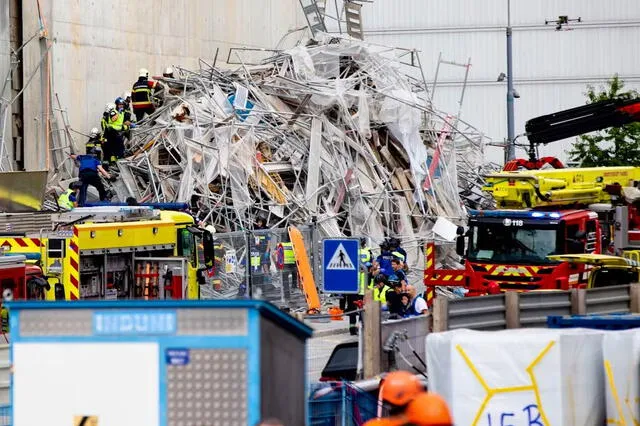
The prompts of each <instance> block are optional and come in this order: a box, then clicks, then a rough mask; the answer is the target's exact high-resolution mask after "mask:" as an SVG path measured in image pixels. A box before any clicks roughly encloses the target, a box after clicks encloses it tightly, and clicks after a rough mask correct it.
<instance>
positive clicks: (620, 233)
mask: <svg viewBox="0 0 640 426" xmlns="http://www.w3.org/2000/svg"><path fill="white" fill-rule="evenodd" d="M638 111H640V100H618V101H606V102H600V103H596V104H590V105H586V106H584V107H579V108H574V109H572V110H567V111H563V112H560V113H556V114H551V115H548V116H544V117H539V118H536V119H534V120H531V121H529V122H528V123H527V126H526V127H527V131H528V137H529V140H530V142H531V146H530V159H529V160H528V161H526V162H525V161H523V160H519V161H516V162H512V163H508V164H507V166H506V169H508V170H514V169H516V168H518V167H520V168H524V169H525V170H520V171H502V172H499V173H495V174H492V175H489V176H486V181H487V184H486V185H485V187H484V188H483V190H485V191H486V192H488V193H490V194H492V195H493V197H494V199H495V200H496V203H497V206H498V207H499V208H500V209H499V210H486V211H470V212H469V220H468V229H467V230H466V231H465V230H464V229H463V228H462V227H460V228H459V230H458V234H459V235H458V239H457V244H456V246H457V247H456V248H457V252H458V254H460V255H461V256H463V257H464V265H465V268H464V269H462V270H442V269H440V270H436V269H435V259H434V254H435V250H434V247H433V245H429V246H428V247H427V250H426V255H427V258H426V268H425V276H424V283H425V285H426V286H427V300H428V301H431V300H432V297H433V295H435V291H434V290H435V287H438V286H447V287H451V286H457V287H464V288H465V290H466V295H467V296H477V295H482V294H487V293H490V292H492V290H493V291H503V290H520V291H527V290H550V289H569V288H571V287H574V286H580V285H586V282H587V274H588V266H586V265H584V264H579V263H575V262H571V263H568V262H563V261H559V260H558V258H556V259H553V260H552V259H551V258H549V256H554V255H555V256H557V255H563V254H580V253H591V254H598V253H611V254H617V255H622V254H625V253H626V254H629V253H633V251H634V250H638V249H640V218H639V216H638V209H637V207H638V204H637V203H636V200H638V201H640V189H639V187H640V168H637V167H594V168H564V166H563V165H562V164H561V163H560V162H559V161H548V162H546V163H547V164H548V165H550V166H552V167H556V168H547V169H542V170H536V168H538V167H540V166H541V162H540V161H539V160H536V159H535V144H538V143H548V142H552V141H554V140H559V139H564V138H567V137H570V136H574V135H577V134H580V133H584V132H588V131H593V130H597V129H601V128H606V127H610V126H619V125H622V124H626V123H630V122H633V121H637V120H638ZM547 167H548V166H547Z"/></svg>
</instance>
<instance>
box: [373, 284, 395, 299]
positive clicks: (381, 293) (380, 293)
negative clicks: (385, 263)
mask: <svg viewBox="0 0 640 426" xmlns="http://www.w3.org/2000/svg"><path fill="white" fill-rule="evenodd" d="M389 290H391V287H389V286H388V285H386V284H385V285H384V287H382V289H379V288H378V287H376V288H374V289H373V300H375V301H377V302H380V303H387V291H389Z"/></svg>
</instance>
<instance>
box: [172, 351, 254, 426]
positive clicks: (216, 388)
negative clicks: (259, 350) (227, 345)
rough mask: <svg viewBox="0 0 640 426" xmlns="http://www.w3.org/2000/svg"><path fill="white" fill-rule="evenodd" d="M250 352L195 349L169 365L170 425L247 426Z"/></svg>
mask: <svg viewBox="0 0 640 426" xmlns="http://www.w3.org/2000/svg"><path fill="white" fill-rule="evenodd" d="M247 383H248V381H247V351H246V350H244V349H192V350H190V353H189V363H187V364H186V365H170V366H167V419H168V425H169V426H246V425H247V424H248V423H247V422H248V416H247Z"/></svg>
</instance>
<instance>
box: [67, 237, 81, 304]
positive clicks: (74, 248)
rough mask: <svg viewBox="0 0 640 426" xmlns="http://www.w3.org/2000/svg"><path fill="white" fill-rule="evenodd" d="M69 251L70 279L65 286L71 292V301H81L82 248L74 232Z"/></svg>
mask: <svg viewBox="0 0 640 426" xmlns="http://www.w3.org/2000/svg"><path fill="white" fill-rule="evenodd" d="M68 244H69V250H68V256H67V260H66V265H65V266H68V271H69V278H68V279H67V280H65V284H67V283H68V285H65V286H66V287H67V289H68V292H69V300H78V299H80V246H79V241H78V236H77V235H76V233H75V232H74V236H73V237H72V238H71V240H70V241H69V243H68Z"/></svg>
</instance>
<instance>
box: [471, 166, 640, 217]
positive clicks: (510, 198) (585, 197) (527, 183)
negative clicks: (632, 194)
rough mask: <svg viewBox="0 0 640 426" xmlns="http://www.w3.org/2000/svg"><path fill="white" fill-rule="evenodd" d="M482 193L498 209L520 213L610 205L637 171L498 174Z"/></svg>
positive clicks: (633, 183)
mask: <svg viewBox="0 0 640 426" xmlns="http://www.w3.org/2000/svg"><path fill="white" fill-rule="evenodd" d="M485 179H486V182H487V183H486V185H485V186H484V187H483V190H484V191H486V192H489V193H491V194H492V195H493V197H494V198H495V200H496V202H497V203H498V206H499V207H501V208H512V209H514V208H515V209H524V208H542V207H562V206H577V205H582V206H586V205H589V204H595V203H614V202H615V201H616V200H617V198H616V197H618V196H619V195H620V190H621V187H635V186H636V185H637V183H638V181H640V167H590V168H567V169H547V170H524V171H519V172H499V173H494V174H490V175H487V176H485Z"/></svg>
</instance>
